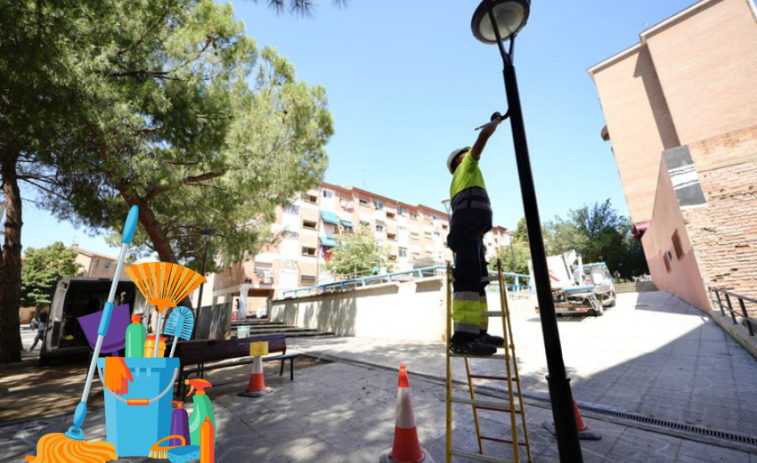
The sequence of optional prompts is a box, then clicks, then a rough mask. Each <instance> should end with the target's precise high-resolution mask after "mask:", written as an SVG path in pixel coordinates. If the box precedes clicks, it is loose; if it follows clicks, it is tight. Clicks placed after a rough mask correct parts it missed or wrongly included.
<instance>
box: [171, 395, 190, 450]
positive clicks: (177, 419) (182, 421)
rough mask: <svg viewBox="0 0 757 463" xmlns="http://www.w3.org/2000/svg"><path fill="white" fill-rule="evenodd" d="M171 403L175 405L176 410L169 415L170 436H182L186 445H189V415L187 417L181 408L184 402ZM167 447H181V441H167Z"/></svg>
mask: <svg viewBox="0 0 757 463" xmlns="http://www.w3.org/2000/svg"><path fill="white" fill-rule="evenodd" d="M171 403H172V404H176V408H175V409H174V410H173V413H172V414H171V435H172V436H182V437H183V438H184V439H185V442H186V445H189V442H190V437H189V415H187V411H186V410H184V408H183V407H182V405H184V402H177V401H174V402H171ZM168 445H173V446H177V447H178V446H180V445H181V440H179V439H171V440H170V441H168Z"/></svg>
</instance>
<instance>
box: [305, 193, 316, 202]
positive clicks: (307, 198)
mask: <svg viewBox="0 0 757 463" xmlns="http://www.w3.org/2000/svg"><path fill="white" fill-rule="evenodd" d="M305 202H306V203H310V204H318V197H317V196H316V195H310V194H307V195H305Z"/></svg>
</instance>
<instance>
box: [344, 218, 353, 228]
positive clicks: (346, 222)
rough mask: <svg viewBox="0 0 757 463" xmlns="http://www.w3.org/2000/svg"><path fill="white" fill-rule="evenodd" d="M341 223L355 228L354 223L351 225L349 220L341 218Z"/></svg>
mask: <svg viewBox="0 0 757 463" xmlns="http://www.w3.org/2000/svg"><path fill="white" fill-rule="evenodd" d="M342 225H343V226H345V227H347V228H355V225H353V224H352V222H350V221H349V220H342Z"/></svg>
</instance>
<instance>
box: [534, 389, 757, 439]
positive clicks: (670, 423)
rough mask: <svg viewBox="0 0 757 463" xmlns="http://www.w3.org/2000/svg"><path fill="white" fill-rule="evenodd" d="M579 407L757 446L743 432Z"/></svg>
mask: <svg viewBox="0 0 757 463" xmlns="http://www.w3.org/2000/svg"><path fill="white" fill-rule="evenodd" d="M523 397H524V398H528V399H530V400H535V401H538V402H544V403H549V398H548V397H542V396H540V395H535V394H530V393H527V392H524V393H523ZM578 409H579V410H582V411H585V412H589V413H596V414H598V415H604V416H611V417H613V418H620V419H624V420H629V421H635V422H637V423H643V424H651V425H653V426H660V427H663V428H668V429H675V430H678V431H685V432H689V433H693V434H699V435H701V436H709V437H715V438H718V439H725V440H729V441H733V442H739V443H742V444H748V445H754V446H757V438H755V437H751V436H743V435H741V434H734V433H730V432H724V431H718V430H716V429H709V428H703V427H701V426H692V425H690V424H684V423H676V422H675V421H668V420H660V419H657V418H651V417H648V416H643V415H638V414H636V413H628V412H621V411H618V410H613V409H610V408H602V407H596V406H592V405H578Z"/></svg>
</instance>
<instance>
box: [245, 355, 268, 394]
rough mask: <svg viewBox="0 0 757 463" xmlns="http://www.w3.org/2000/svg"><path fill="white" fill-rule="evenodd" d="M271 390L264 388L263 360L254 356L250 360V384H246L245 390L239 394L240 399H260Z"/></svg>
mask: <svg viewBox="0 0 757 463" xmlns="http://www.w3.org/2000/svg"><path fill="white" fill-rule="evenodd" d="M272 391H273V390H272V389H270V388H267V387H265V376H264V375H263V358H262V357H260V356H255V357H253V358H252V372H251V373H250V382H249V383H248V384H247V390H246V391H244V392H240V393H239V394H238V395H239V396H240V397H253V398H255V397H262V396H264V395H265V394H268V393H269V392H272Z"/></svg>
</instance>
